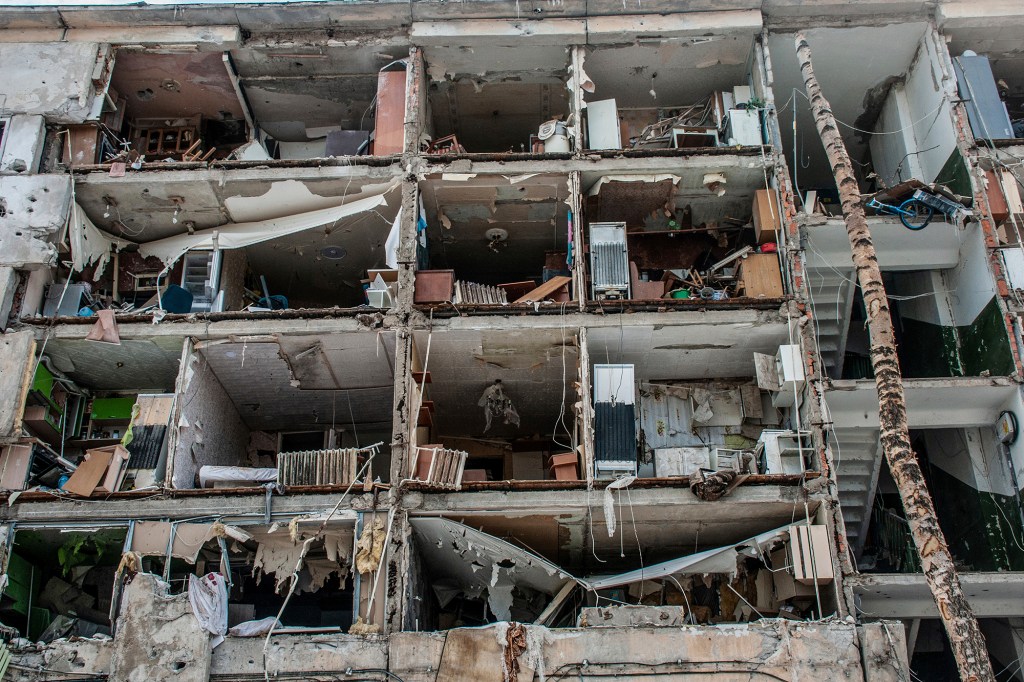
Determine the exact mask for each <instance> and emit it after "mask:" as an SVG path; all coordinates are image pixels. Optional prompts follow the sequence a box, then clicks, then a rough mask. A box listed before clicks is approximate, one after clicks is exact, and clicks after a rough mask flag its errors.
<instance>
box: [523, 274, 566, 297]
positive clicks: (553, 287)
mask: <svg viewBox="0 0 1024 682" xmlns="http://www.w3.org/2000/svg"><path fill="white" fill-rule="evenodd" d="M570 282H572V277H561V276H560V277H552V278H551V279H549V280H548V281H547V282H544V284H541V285H540V286H539V287H537V288H536V289H534V290H533V291H531V292H529V293H527V294H524V295H523V296H520V297H519V298H517V299H516V300H514V301H512V302H513V303H526V302H528V301H543V300H545V299H547V298H555V297H556V296H557V295H558V294H559V292H561V291H563V290H564V291H565V292H566V293H568V290H569V283H570ZM555 300H559V299H557V298H555ZM565 300H568V299H565Z"/></svg>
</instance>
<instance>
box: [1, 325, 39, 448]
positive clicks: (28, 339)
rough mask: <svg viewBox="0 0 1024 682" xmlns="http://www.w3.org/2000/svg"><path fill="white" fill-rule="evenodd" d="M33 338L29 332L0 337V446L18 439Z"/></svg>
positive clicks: (33, 364) (33, 369)
mask: <svg viewBox="0 0 1024 682" xmlns="http://www.w3.org/2000/svg"><path fill="white" fill-rule="evenodd" d="M35 352H36V341H35V336H34V335H33V334H32V332H31V331H29V330H24V331H19V332H8V333H7V334H0V443H3V442H4V441H5V440H6V441H8V442H10V441H12V440H15V439H17V438H18V436H20V435H21V418H22V414H23V413H24V405H25V397H26V394H27V392H28V385H29V383H30V381H31V377H32V373H33V372H34V371H35V363H34V356H35Z"/></svg>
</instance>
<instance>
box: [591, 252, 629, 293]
mask: <svg viewBox="0 0 1024 682" xmlns="http://www.w3.org/2000/svg"><path fill="white" fill-rule="evenodd" d="M594 251H595V254H594V286H595V287H597V288H599V289H625V288H626V285H628V284H629V272H628V269H627V267H626V259H625V258H624V257H623V256H624V255H625V252H624V251H623V250H622V244H616V243H613V242H607V243H602V244H594Z"/></svg>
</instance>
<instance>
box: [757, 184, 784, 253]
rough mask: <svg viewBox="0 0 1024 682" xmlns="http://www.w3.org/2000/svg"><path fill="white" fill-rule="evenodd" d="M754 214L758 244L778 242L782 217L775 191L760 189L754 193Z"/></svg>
mask: <svg viewBox="0 0 1024 682" xmlns="http://www.w3.org/2000/svg"><path fill="white" fill-rule="evenodd" d="M753 214H754V237H755V238H756V239H757V243H758V244H764V243H766V242H774V241H776V240H777V239H778V237H777V236H776V235H777V233H778V232H779V231H780V230H781V229H782V217H781V214H780V213H779V202H778V200H777V199H776V197H775V192H774V191H773V190H768V189H759V190H757V191H756V192H754V205H753Z"/></svg>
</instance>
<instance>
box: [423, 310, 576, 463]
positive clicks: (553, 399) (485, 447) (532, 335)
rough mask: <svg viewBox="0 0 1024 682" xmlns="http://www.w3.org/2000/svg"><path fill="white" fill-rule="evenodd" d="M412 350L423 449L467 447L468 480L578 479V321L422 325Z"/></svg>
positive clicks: (457, 448) (461, 448)
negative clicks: (544, 326) (497, 326)
mask: <svg viewBox="0 0 1024 682" xmlns="http://www.w3.org/2000/svg"><path fill="white" fill-rule="evenodd" d="M428 336H429V338H428ZM428 343H429V347H430V351H429V358H428V357H427V346H428ZM414 354H415V356H416V358H415V360H414V363H413V364H414V371H415V372H417V374H415V375H414V377H419V379H418V381H419V388H420V389H421V390H422V406H421V408H420V410H419V419H418V421H417V428H416V436H415V439H416V444H417V445H418V446H420V447H421V452H426V449H425V448H423V446H427V445H436V444H440V445H443V446H444V447H445V448H447V449H451V450H458V451H463V452H466V453H467V459H466V464H465V471H464V473H463V478H462V480H463V481H470V480H475V481H502V480H544V479H556V478H557V479H563V478H564V479H568V480H579V472H580V469H579V461H578V460H579V457H578V455H577V453H576V452H575V447H576V445H577V444H578V443H579V433H578V429H577V423H576V420H577V417H576V402H577V401H578V397H577V394H576V390H575V386H574V384H575V382H576V381H577V380H578V372H579V367H578V364H579V363H578V358H579V348H578V342H577V335H576V330H575V329H571V328H566V329H554V330H546V331H542V330H536V329H534V330H528V331H527V330H521V331H510V330H507V329H503V330H493V331H488V330H482V331H475V332H469V331H467V332H462V331H459V332H438V333H434V334H427V333H423V332H418V333H416V335H415V349H414ZM424 368H425V369H424ZM424 371H425V372H426V374H425V375H424V374H423V372H424ZM424 376H427V377H428V379H426V380H425V379H423V377H424ZM556 465H557V466H556Z"/></svg>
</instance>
